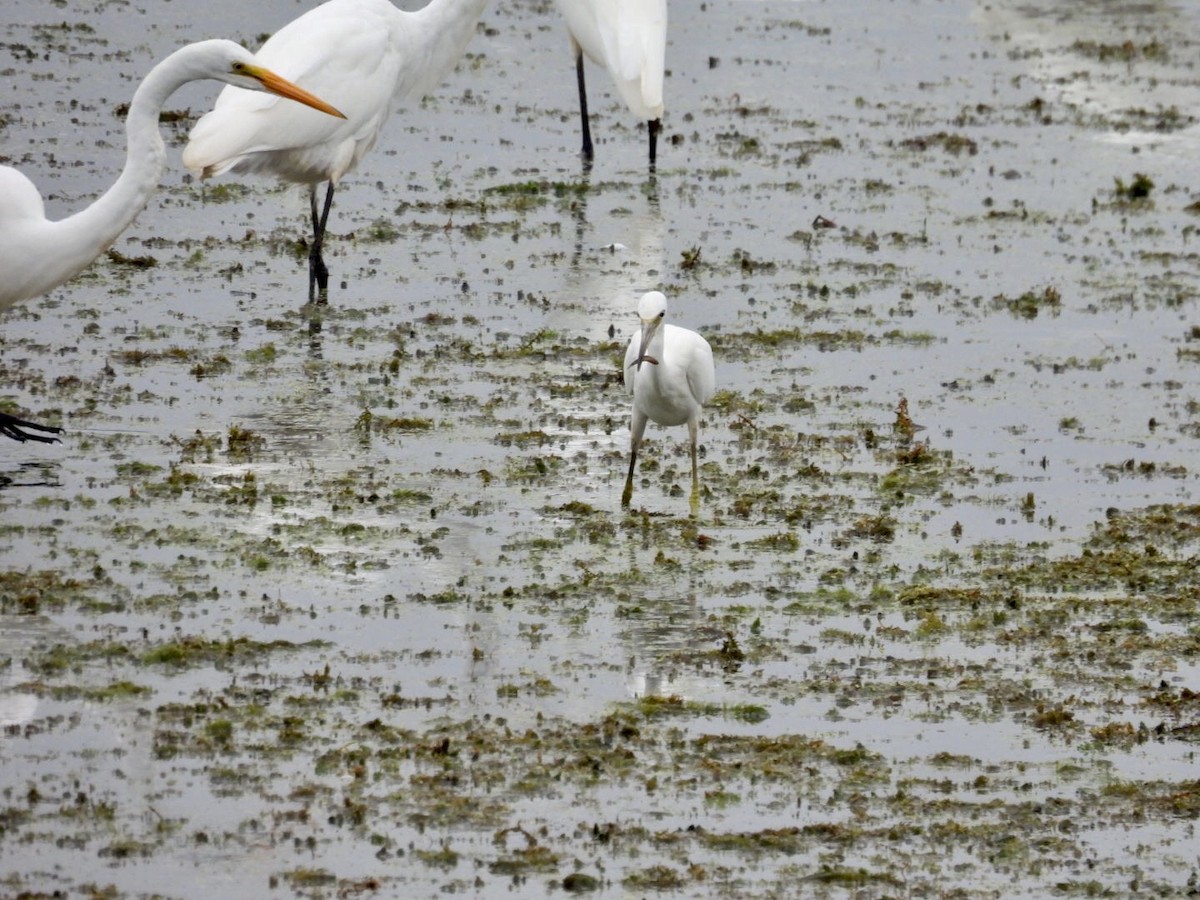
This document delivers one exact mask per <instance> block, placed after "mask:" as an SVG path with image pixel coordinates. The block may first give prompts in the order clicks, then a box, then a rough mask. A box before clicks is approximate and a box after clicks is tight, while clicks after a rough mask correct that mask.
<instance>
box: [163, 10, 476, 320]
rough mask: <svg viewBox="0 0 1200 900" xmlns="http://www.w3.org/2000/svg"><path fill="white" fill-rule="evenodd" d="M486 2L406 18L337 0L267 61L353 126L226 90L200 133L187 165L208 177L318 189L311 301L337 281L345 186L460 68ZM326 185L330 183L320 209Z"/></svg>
mask: <svg viewBox="0 0 1200 900" xmlns="http://www.w3.org/2000/svg"><path fill="white" fill-rule="evenodd" d="M486 4H487V0H432V2H430V3H429V5H428V6H425V7H424V8H422V9H420V10H418V11H417V12H405V11H403V10H399V9H397V8H396V7H394V6H393V5H392V4H391V2H389V0H328V2H327V3H323V4H321V5H320V6H318V7H317V8H316V9H313V10H311V11H309V12H307V13H305V14H304V15H302V16H300V18H298V19H294V20H293V21H291V22H289V23H288V24H287V25H285V26H283V28H281V29H280V30H279V31H277V32H276V33H275V34H274V35H273V36H272V37H271V38H270V39H269V40H268V41H267V42H266V43H265V44H263V45H262V48H261V49H259V51H258V54H257V56H258V58H259V59H260V60H262V61H263V64H264V65H269V66H271V67H272V68H274V69H275V70H277V71H278V72H280V73H282V74H283V75H285V76H286V77H288V78H291V79H292V80H294V81H300V80H303V81H304V82H305V83H306V84H310V85H311V87H312V89H313V90H314V91H316V92H317V93H319V94H320V95H321V96H323V97H328V98H329V100H330V102H331V103H335V104H337V106H338V108H339V109H341V110H342V111H343V112H344V113H345V114H346V118H345V119H344V120H342V121H338V122H334V121H332V120H329V119H327V118H324V117H321V116H316V115H310V114H309V112H308V111H307V110H301V109H298V108H289V106H287V105H284V104H277V103H274V102H272V101H271V100H267V101H266V102H263V98H261V97H258V96H255V95H253V94H247V93H244V92H242V91H235V90H228V89H226V90H224V91H222V92H221V96H220V97H218V98H217V102H216V105H215V106H214V107H213V109H212V111H211V112H209V113H208V114H206V115H205V116H203V117H202V118H201V119H200V121H199V122H197V123H196V126H195V128H193V129H192V133H191V135H190V138H189V143H188V145H187V147H186V148H185V149H184V151H183V162H184V164H185V165H186V166H187V167H188V168H189V169H192V170H193V171H195V172H197V173H199V174H200V176H201V177H203V178H207V177H210V176H214V175H221V174H223V173H225V172H230V171H233V172H239V173H257V174H268V175H274V176H276V177H277V178H280V179H282V180H283V181H287V182H293V183H296V184H307V185H309V205H310V207H311V210H312V228H313V239H312V244H311V246H310V247H309V252H308V275H309V278H308V287H309V299H313V298H314V296H316V290H319V291H320V292H321V294H322V295H323V294H324V292H325V290H326V287H327V285H328V283H329V271H328V269H327V268H326V266H325V261H324V259H323V257H322V247H323V244H324V240H325V225H326V223H327V222H328V220H329V209H330V207H331V206H332V205H333V193H334V188H335V187H336V185H337V183H338V181H339V180H340V179H341V178H342V177H343V176H344V175H345V174H346V173H347V172H349V171H350V170H351V169H353V168H354V167H355V166H356V165H358V163H359V161H360V160H361V159H362V158H363V156H364V155H365V154H366V153H367V151H368V150H370V149H371V148H372V147H373V146H374V145H375V140H376V138H378V137H379V131H380V129H381V128H382V127H383V123H384V122H385V121H386V120H387V117H388V114H389V113H390V112H391V110H392V108H393V107H394V106H398V105H400V104H402V103H404V102H406V101H410V100H419V99H420V98H421V97H422V96H423V95H424V94H426V93H428V92H429V91H430V90H432V89H433V88H434V87H435V86H436V85H437V83H438V82H439V81H441V80H442V78H443V76H445V75H446V73H447V72H449V71H450V70H451V69H452V68H454V65H455V63H457V62H458V60H459V58H460V57H461V56H462V55H463V52H464V51H465V50H466V47H467V43H468V41H470V39H471V35H472V34H473V33H474V31H475V26H476V24H477V23H478V21H479V17H480V15H482V14H483V8H484V6H485V5H486ZM322 182H327V183H328V185H329V186H328V188H327V189H326V191H325V204H324V207H323V208H322V209H321V210H320V211H319V212H318V209H317V187H318V185H320V184H321V183H322Z"/></svg>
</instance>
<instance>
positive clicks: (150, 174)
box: [0, 40, 337, 440]
mask: <svg viewBox="0 0 1200 900" xmlns="http://www.w3.org/2000/svg"><path fill="white" fill-rule="evenodd" d="M206 78H212V79H216V80H218V81H224V82H226V83H228V84H231V85H237V86H239V87H244V88H248V89H250V90H254V91H272V92H274V93H277V94H279V95H281V96H286V97H290V98H291V99H293V100H297V101H299V102H300V103H307V104H310V105H313V106H314V107H316V108H319V109H322V110H323V111H324V112H322V113H319V115H323V116H325V117H326V118H330V117H331V116H333V115H336V114H337V110H336V109H334V108H333V107H332V106H329V105H328V104H326V103H324V102H323V101H321V100H320V99H318V98H317V97H315V96H313V95H312V94H310V93H308V92H307V91H304V90H302V89H300V88H298V87H297V86H296V85H294V84H292V83H291V82H289V81H286V80H284V79H282V78H280V77H279V76H278V75H277V74H276V73H274V72H271V71H270V70H268V69H266V68H264V67H263V66H262V65H261V64H260V63H259V61H258V60H256V59H255V57H254V56H253V55H252V54H251V53H250V51H248V50H246V49H245V48H244V47H241V46H239V45H237V44H235V43H233V42H232V41H222V40H213V41H201V42H200V43H197V44H189V45H188V46H186V47H183V48H181V49H179V50H176V51H175V52H174V53H172V54H171V55H170V56H168V57H167V58H166V59H165V60H163V61H162V62H161V63H159V64H158V65H156V66H155V67H154V68H153V69H151V70H150V73H149V74H148V75H147V76H146V77H145V79H144V80H143V81H142V83H141V84H140V85H139V86H138V89H137V91H136V92H134V95H133V101H132V102H131V103H130V106H129V114H128V116H127V117H126V120H125V131H126V135H127V139H128V149H127V152H126V158H125V167H124V169H122V171H121V175H120V177H118V178H117V180H116V182H115V183H114V184H113V186H112V187H111V188H109V189H108V190H107V191H105V193H104V194H103V195H102V196H101V197H100V198H99V199H98V200H96V202H95V203H93V204H92V205H91V206H89V207H87V208H86V209H84V210H81V211H80V212H77V213H75V214H74V215H72V216H68V217H67V218H65V219H60V220H58V221H50V220H49V219H47V218H46V208H45V204H44V203H43V202H42V198H41V195H40V194H39V193H38V191H37V188H36V187H34V185H33V183H32V182H31V181H30V180H29V179H28V178H26V177H25V176H24V175H22V174H21V173H20V172H18V171H17V170H16V169H13V168H11V167H9V166H0V310H5V309H8V308H9V307H10V306H12V305H13V304H14V303H17V302H19V301H21V300H28V299H29V298H31V297H36V296H38V295H39V294H43V293H45V292H46V291H48V290H51V289H52V288H55V287H57V286H58V285H60V284H62V283H63V282H64V281H67V280H68V279H70V278H72V277H74V276H75V275H77V274H79V273H80V272H81V271H83V270H84V269H85V268H87V266H88V265H90V264H91V263H92V261H93V260H95V259H96V257H98V256H99V255H100V254H101V253H103V252H104V251H105V250H107V249H108V248H109V247H111V246H112V244H113V242H114V241H115V240H116V239H117V237H118V236H120V234H121V232H122V231H124V230H125V229H126V228H128V227H129V225H130V223H132V222H133V220H134V218H136V216H137V214H138V213H139V212H141V211H142V209H143V208H144V207H145V205H146V203H147V202H149V200H150V196H151V195H152V194H153V193H154V191H155V189H157V187H158V180H159V178H160V177H161V176H162V171H163V167H164V165H165V161H166V148H165V146H164V144H163V140H162V136H161V135H160V134H159V132H158V117H159V113H160V112H161V111H162V108H163V105H164V104H165V103H166V101H167V98H168V97H170V96H171V94H173V93H174V92H175V91H176V90H178V89H179V88H180V87H182V86H183V85H185V84H187V83H188V82H190V81H198V80H201V79H206ZM292 105H297V106H298V105H299V104H292ZM14 422H16V423H18V424H20V425H25V426H29V425H31V423H23V422H20V420H16V419H13V418H12V417H11V416H0V434H7V435H8V436H9V437H13V438H16V439H17V440H28V439H29V438H31V437H33V438H34V439H35V440H45V438H38V437H37V436H34V435H27V434H24V433H23V432H21V431H20V429H19V427H18V428H14V426H13V423H14ZM33 427H40V426H33ZM47 430H50V429H47ZM52 430H55V431H57V430H58V429H52Z"/></svg>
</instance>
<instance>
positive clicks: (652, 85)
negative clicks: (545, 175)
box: [556, 0, 667, 169]
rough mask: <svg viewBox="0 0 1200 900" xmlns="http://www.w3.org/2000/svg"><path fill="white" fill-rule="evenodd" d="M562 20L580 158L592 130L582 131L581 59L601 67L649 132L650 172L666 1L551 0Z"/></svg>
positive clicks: (659, 107)
mask: <svg viewBox="0 0 1200 900" xmlns="http://www.w3.org/2000/svg"><path fill="white" fill-rule="evenodd" d="M556 2H557V3H558V8H559V11H560V12H561V13H562V14H563V18H564V19H566V20H567V33H568V34H569V35H570V38H571V51H572V53H574V55H575V79H576V81H577V82H578V84H579V115H580V118H581V119H582V121H583V157H584V159H586V160H589V161H590V160H591V159H592V156H593V153H592V132H591V129H590V128H589V127H588V109H587V90H586V88H585V87H584V80H583V57H584V55H585V54H586V56H587V58H588V59H590V60H591V61H592V62H593V63H595V64H596V65H598V66H603V67H604V68H605V69H607V70H608V73H609V74H610V75H611V76H612V79H613V83H614V84H615V85H616V87H617V93H618V94H620V95H621V98H622V99H623V100H624V101H625V103H626V105H627V106H628V107H629V109H630V110H631V111H632V112H633V114H634V115H635V116H637V117H638V118H639V119H642V120H643V121H645V122H646V123H647V127H648V129H649V131H650V168H652V169H653V168H654V165H655V162H656V159H657V156H658V132H659V131H660V130H661V129H662V114H663V73H664V68H665V65H666V54H667V0H556Z"/></svg>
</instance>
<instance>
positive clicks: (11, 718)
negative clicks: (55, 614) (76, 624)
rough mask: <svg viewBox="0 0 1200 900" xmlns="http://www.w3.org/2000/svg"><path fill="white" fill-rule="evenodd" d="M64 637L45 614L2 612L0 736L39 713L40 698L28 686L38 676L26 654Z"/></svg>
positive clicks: (0, 639) (17, 728) (0, 624)
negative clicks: (33, 673)
mask: <svg viewBox="0 0 1200 900" xmlns="http://www.w3.org/2000/svg"><path fill="white" fill-rule="evenodd" d="M64 638H65V633H64V632H62V630H61V629H59V628H57V627H56V626H55V625H54V624H53V623H52V622H51V621H50V620H49V619H46V618H43V617H42V616H13V615H0V738H2V737H4V736H5V735H6V734H10V733H19V730H20V729H21V728H22V727H23V726H25V725H27V724H28V723H30V722H32V721H33V720H34V718H35V716H36V715H37V710H38V705H39V699H38V695H37V694H36V693H35V692H34V691H33V690H32V688H31V687H29V682H31V681H33V680H35V679H34V678H33V677H31V676H29V675H28V673H27V671H26V668H25V660H26V658H27V657H28V656H29V654H30V653H31V652H33V651H34V650H35V649H36V648H37V647H39V646H41V645H44V644H46V643H47V642H51V641H62V640H63V639H64ZM0 746H2V743H0Z"/></svg>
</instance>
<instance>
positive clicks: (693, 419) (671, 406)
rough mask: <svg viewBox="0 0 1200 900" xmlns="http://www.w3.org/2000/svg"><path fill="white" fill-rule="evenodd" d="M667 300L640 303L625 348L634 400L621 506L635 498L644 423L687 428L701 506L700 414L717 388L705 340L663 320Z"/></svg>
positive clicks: (655, 295)
mask: <svg viewBox="0 0 1200 900" xmlns="http://www.w3.org/2000/svg"><path fill="white" fill-rule="evenodd" d="M666 316H667V298H666V297H665V296H664V295H663V294H662V293H660V292H659V291H650V292H649V293H647V294H644V295H643V296H642V298H641V300H640V301H639V302H638V318H639V319H640V320H641V327H640V328H639V329H638V331H637V332H636V333H635V334H634V335H633V336H632V337H631V338H630V340H629V346H628V347H627V348H626V349H625V370H624V371H625V390H626V392H627V393H629V394H632V395H633V415H632V417H631V419H630V424H629V434H630V459H629V475H628V477H627V478H626V480H625V493H624V495H623V496H622V503H623V504H625V505H628V504H629V500H630V499H631V498H632V496H633V472H634V467H635V466H636V464H637V452H638V447H639V446H640V445H641V442H642V436H643V435H644V434H645V431H646V423H647V422H654V423H655V424H658V425H663V426H667V427H671V426H675V425H683V424H686V425H687V427H688V436H689V438H690V439H691V457H692V504H693V507H694V506H695V505H696V504H697V503H698V502H699V496H700V482H699V474H698V468H697V463H696V453H697V447H696V445H697V438H698V435H699V429H700V412H701V410H702V409H703V407H704V404H705V403H707V402H708V401H709V400H710V399H712V395H713V393H714V392H715V391H716V389H717V376H716V367H715V366H714V364H713V354H712V347H710V346H709V343H708V341H706V340H705V339H704V338H703V337H701V336H700V335H699V334H697V333H696V332H694V331H691V330H690V329H687V328H680V327H679V326H677V325H670V324H668V323H667V322H666V321H665V320H666Z"/></svg>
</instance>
